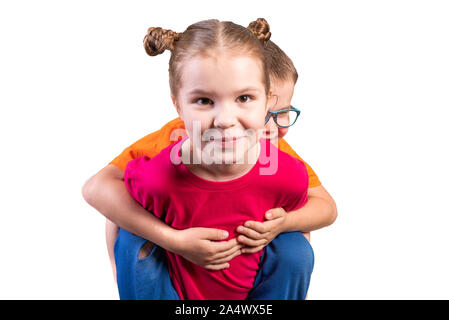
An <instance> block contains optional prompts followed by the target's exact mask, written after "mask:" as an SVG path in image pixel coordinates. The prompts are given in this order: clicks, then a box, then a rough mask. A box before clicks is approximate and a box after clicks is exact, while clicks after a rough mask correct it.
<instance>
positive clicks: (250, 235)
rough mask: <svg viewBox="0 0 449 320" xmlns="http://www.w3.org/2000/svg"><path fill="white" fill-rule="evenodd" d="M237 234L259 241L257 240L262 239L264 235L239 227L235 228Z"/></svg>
mask: <svg viewBox="0 0 449 320" xmlns="http://www.w3.org/2000/svg"><path fill="white" fill-rule="evenodd" d="M237 232H239V233H241V234H242V235H244V236H246V237H248V238H250V239H254V240H259V239H262V238H263V237H264V236H263V235H264V234H262V233H259V232H257V231H255V230H253V229H250V228H246V227H244V226H239V227H238V228H237Z"/></svg>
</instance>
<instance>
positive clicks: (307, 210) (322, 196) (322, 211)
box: [237, 186, 337, 252]
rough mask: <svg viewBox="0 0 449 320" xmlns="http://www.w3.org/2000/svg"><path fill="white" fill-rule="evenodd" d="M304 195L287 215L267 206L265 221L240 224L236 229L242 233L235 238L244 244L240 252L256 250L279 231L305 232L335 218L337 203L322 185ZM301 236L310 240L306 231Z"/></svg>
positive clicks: (331, 221)
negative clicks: (304, 199)
mask: <svg viewBox="0 0 449 320" xmlns="http://www.w3.org/2000/svg"><path fill="white" fill-rule="evenodd" d="M308 198H309V199H308V201H307V203H306V204H305V205H304V206H303V207H301V208H300V209H298V210H294V211H290V212H289V213H288V214H287V213H286V212H285V210H284V209H282V208H275V209H271V210H269V211H268V212H267V213H266V214H265V217H266V219H267V221H264V222H258V221H247V222H245V224H244V225H243V226H240V227H239V228H238V229H237V231H238V232H239V233H241V234H242V235H240V236H239V237H238V241H239V242H240V243H242V244H244V245H246V246H247V247H248V248H245V249H243V250H242V252H256V251H259V250H261V249H262V248H263V247H264V246H266V245H267V244H268V243H270V242H271V241H272V240H273V239H274V238H275V237H277V235H278V234H279V233H282V232H291V231H301V232H306V233H308V232H310V231H313V230H317V229H321V228H324V227H326V226H329V225H331V224H332V223H333V222H334V221H335V219H336V218H337V206H336V204H335V201H334V199H332V197H331V195H330V194H329V193H328V192H327V191H326V189H324V187H323V186H318V187H314V188H309V189H308ZM270 214H271V215H270ZM240 228H241V229H240ZM304 236H305V237H306V238H307V239H308V240H309V241H310V238H309V237H310V235H309V234H305V235H304Z"/></svg>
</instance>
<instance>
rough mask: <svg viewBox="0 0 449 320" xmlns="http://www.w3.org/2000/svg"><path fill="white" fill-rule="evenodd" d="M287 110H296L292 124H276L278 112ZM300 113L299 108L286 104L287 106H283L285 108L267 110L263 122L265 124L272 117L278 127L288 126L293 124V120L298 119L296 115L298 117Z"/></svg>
mask: <svg viewBox="0 0 449 320" xmlns="http://www.w3.org/2000/svg"><path fill="white" fill-rule="evenodd" d="M287 111H295V112H296V118H295V120H294V121H293V122H292V124H290V125H288V126H281V125H279V124H278V120H277V119H278V114H279V113H282V112H287ZM300 114H301V111H300V110H299V109H296V108H295V107H294V106H292V105H290V106H288V107H287V108H285V109H281V110H278V111H270V110H268V112H267V115H266V116H265V124H267V123H268V121H270V118H271V117H272V118H273V121H274V123H276V125H277V126H278V127H281V128H288V127H291V126H292V125H294V124H295V122H296V120H298V117H299V115H300Z"/></svg>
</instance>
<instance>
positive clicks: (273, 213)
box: [265, 208, 282, 220]
mask: <svg viewBox="0 0 449 320" xmlns="http://www.w3.org/2000/svg"><path fill="white" fill-rule="evenodd" d="M281 216H282V210H280V209H279V208H275V209H270V210H268V211H267V212H266V213H265V217H266V218H267V220H273V219H276V218H279V217H281Z"/></svg>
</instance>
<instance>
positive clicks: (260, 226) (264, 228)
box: [244, 221, 271, 233]
mask: <svg viewBox="0 0 449 320" xmlns="http://www.w3.org/2000/svg"><path fill="white" fill-rule="evenodd" d="M270 222H271V221H267V222H259V221H246V222H245V224H244V226H245V227H247V228H251V229H253V230H255V231H257V232H259V233H266V232H268V231H269V229H268V228H269V226H270Z"/></svg>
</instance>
